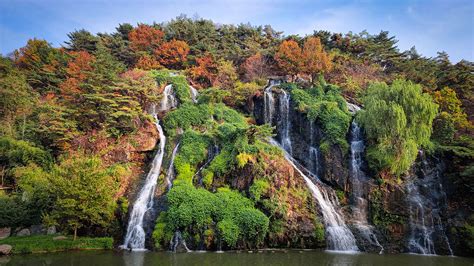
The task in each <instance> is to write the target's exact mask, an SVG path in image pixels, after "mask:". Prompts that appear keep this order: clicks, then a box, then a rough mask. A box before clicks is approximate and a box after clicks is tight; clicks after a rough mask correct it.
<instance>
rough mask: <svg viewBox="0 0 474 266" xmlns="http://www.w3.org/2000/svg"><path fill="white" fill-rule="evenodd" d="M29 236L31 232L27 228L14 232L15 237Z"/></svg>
mask: <svg viewBox="0 0 474 266" xmlns="http://www.w3.org/2000/svg"><path fill="white" fill-rule="evenodd" d="M29 235H31V231H30V229H28V228H24V229H20V230H19V231H18V232H16V236H29Z"/></svg>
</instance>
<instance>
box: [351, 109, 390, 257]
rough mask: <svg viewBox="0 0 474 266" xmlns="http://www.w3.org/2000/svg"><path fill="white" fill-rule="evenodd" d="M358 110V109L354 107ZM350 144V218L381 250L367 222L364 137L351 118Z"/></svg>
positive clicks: (367, 185) (381, 248)
mask: <svg viewBox="0 0 474 266" xmlns="http://www.w3.org/2000/svg"><path fill="white" fill-rule="evenodd" d="M356 110H358V109H356ZM350 145H351V156H350V158H351V163H350V179H349V181H350V183H351V190H352V204H351V205H352V206H351V207H352V219H353V221H354V226H355V228H356V229H357V230H358V231H359V232H360V233H361V235H362V236H363V237H364V238H365V239H366V240H367V241H368V243H370V244H371V245H374V246H377V247H379V248H380V251H379V253H382V252H383V247H382V245H381V244H380V243H379V241H378V239H377V236H376V235H375V233H374V231H373V226H371V225H369V223H368V218H367V215H368V212H369V206H368V201H367V198H368V192H369V191H368V188H369V184H368V178H367V175H366V174H365V173H364V171H362V164H363V160H362V158H363V154H364V150H365V144H364V139H363V136H362V132H361V128H360V127H359V125H357V123H356V122H355V121H354V120H353V121H352V124H351V134H350Z"/></svg>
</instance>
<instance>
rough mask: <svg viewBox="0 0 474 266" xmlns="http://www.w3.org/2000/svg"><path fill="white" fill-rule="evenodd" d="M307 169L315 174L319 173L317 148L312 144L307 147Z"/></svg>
mask: <svg viewBox="0 0 474 266" xmlns="http://www.w3.org/2000/svg"><path fill="white" fill-rule="evenodd" d="M309 170H310V171H311V172H312V173H314V174H315V175H316V176H317V175H318V173H319V149H318V148H315V147H313V146H310V147H309Z"/></svg>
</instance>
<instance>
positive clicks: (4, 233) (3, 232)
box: [0, 227, 12, 240]
mask: <svg viewBox="0 0 474 266" xmlns="http://www.w3.org/2000/svg"><path fill="white" fill-rule="evenodd" d="M11 232H12V229H11V228H10V227H4V228H0V240H1V239H5V238H7V237H9V236H10V235H11Z"/></svg>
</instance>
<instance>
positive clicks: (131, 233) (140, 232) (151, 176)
mask: <svg viewBox="0 0 474 266" xmlns="http://www.w3.org/2000/svg"><path fill="white" fill-rule="evenodd" d="M162 106H163V105H162ZM152 113H153V117H154V118H155V120H156V122H155V125H156V128H157V129H158V133H159V135H160V146H159V147H158V151H157V152H156V155H155V158H153V162H152V164H151V168H150V171H149V172H148V174H147V176H146V179H145V184H144V185H143V187H142V189H141V190H140V192H139V193H138V197H137V199H136V201H135V204H134V205H133V209H132V212H131V215H130V220H129V222H128V227H127V234H126V236H125V242H124V244H123V245H122V246H121V247H122V248H131V249H133V250H143V249H145V230H144V219H145V214H146V213H147V212H148V211H149V210H151V209H152V208H153V195H154V193H155V188H156V183H157V179H158V176H159V175H160V171H161V163H162V162H163V155H164V153H165V143H166V137H165V135H164V133H163V129H162V128H161V126H160V121H159V120H158V117H157V113H156V106H153V112H152Z"/></svg>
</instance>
